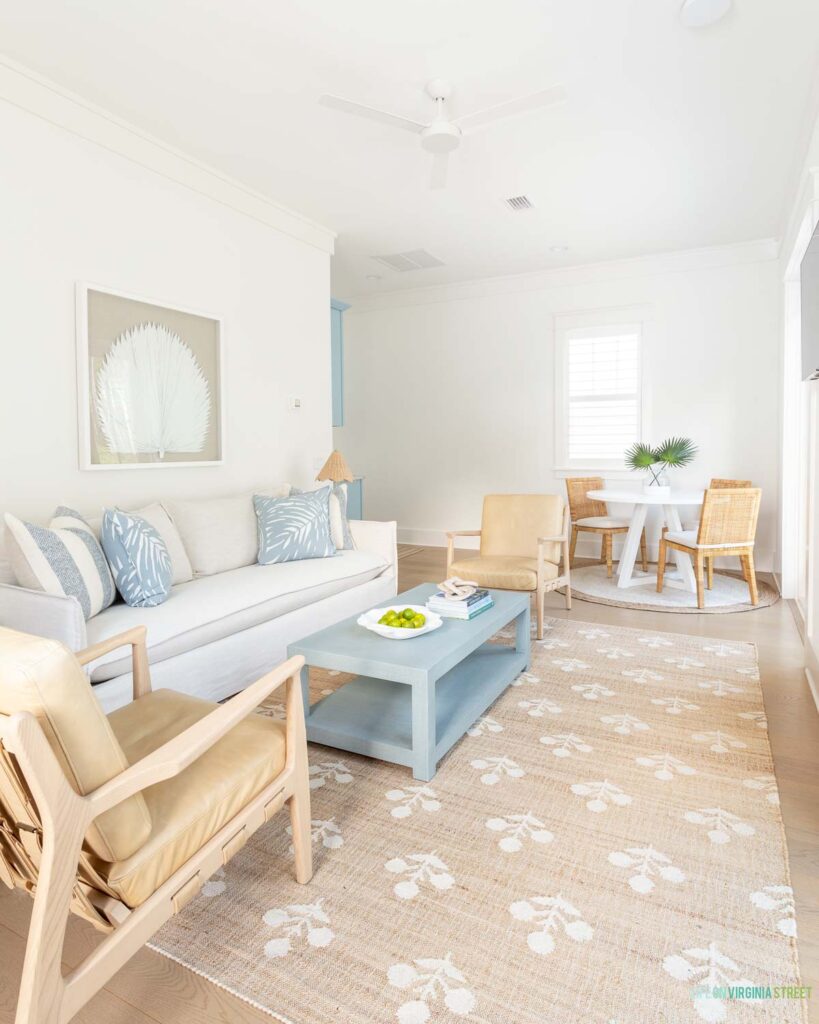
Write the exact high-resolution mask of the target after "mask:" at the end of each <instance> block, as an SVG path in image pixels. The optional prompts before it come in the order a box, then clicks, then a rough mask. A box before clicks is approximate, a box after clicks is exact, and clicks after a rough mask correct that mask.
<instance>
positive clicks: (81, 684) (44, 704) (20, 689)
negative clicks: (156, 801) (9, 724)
mask: <svg viewBox="0 0 819 1024" xmlns="http://www.w3.org/2000/svg"><path fill="white" fill-rule="evenodd" d="M20 711H28V712H29V713H30V714H32V715H34V716H35V717H36V718H37V719H38V721H39V723H40V725H41V727H42V729H43V732H44V733H45V735H46V738H47V739H48V742H49V744H50V745H51V748H52V750H53V751H54V753H55V754H56V756H57V759H58V760H59V762H60V764H61V765H62V768H63V771H64V772H65V775H66V778H67V779H68V781H69V782H70V783H71V785H72V786H73V787H74V789H75V790H76V791H77V792H78V793H80V794H81V795H84V794H86V793H90V792H91V791H92V790H94V789H97V787H99V786H101V785H102V784H103V783H105V782H108V781H109V779H112V778H113V777H114V776H115V775H118V774H119V773H120V772H122V771H124V770H125V769H126V768H127V767H128V762H127V760H126V759H125V754H124V753H123V752H122V747H121V746H120V745H119V743H118V741H117V739H116V737H115V736H114V733H113V732H112V730H111V726H110V725H109V723H108V719H107V718H106V717H105V715H104V714H103V711H102V708H101V707H100V705H99V704H98V702H97V699H96V697H95V696H94V694H93V691H92V689H91V683H90V682H89V681H88V679H87V677H86V676H85V674H84V672H83V670H82V668H81V667H80V665H79V663H78V662H77V660H76V658H74V657H73V655H72V654H71V652H70V651H69V650H68V649H67V648H66V647H63V645H62V644H59V643H57V642H56V641H55V640H47V639H45V638H44V637H38V636H31V635H29V634H28V633H17V632H15V631H14V630H11V629H3V628H0V714H4V715H13V714H16V713H18V712H20ZM150 834H151V818H150V815H149V813H148V808H147V806H146V804H145V801H144V799H143V798H142V794H141V793H140V794H137V795H136V796H132V797H129V798H128V799H127V800H125V801H123V802H122V803H121V804H119V805H118V806H117V807H114V808H112V809H111V810H110V811H107V812H106V813H105V814H102V815H100V817H99V818H97V820H96V821H95V823H94V824H93V825H92V827H91V829H90V830H89V832H88V835H87V836H86V844H87V846H88V848H89V850H90V851H91V853H93V854H94V855H95V856H97V857H99V858H100V859H101V860H104V861H120V860H125V859H126V858H127V857H130V856H131V854H132V853H135V852H136V851H137V850H138V849H139V848H140V847H141V846H142V845H143V843H144V842H145V840H146V839H147V838H148V836H149V835H150Z"/></svg>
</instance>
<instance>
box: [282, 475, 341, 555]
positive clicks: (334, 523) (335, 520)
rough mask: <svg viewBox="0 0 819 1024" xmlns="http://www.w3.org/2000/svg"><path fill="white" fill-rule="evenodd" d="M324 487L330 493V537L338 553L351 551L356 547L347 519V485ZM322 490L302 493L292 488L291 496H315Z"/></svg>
mask: <svg viewBox="0 0 819 1024" xmlns="http://www.w3.org/2000/svg"><path fill="white" fill-rule="evenodd" d="M322 487H324V488H326V489H327V490H328V491H329V511H330V537H331V539H332V541H333V544H335V546H336V550H337V551H350V550H352V549H353V548H354V547H355V542H354V541H353V535H352V533H351V532H350V523H349V521H348V519H347V484H334V483H330V482H328V483H326V484H322ZM318 490H321V488H319V487H316V488H314V489H313V491H302V490H300V489H299V488H298V487H291V488H290V493H291V494H313V493H314V491H318Z"/></svg>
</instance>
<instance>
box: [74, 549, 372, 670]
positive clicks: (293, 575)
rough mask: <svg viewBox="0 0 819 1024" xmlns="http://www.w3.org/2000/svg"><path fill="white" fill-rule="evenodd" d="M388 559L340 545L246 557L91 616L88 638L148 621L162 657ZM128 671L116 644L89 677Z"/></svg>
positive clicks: (348, 584)
mask: <svg viewBox="0 0 819 1024" xmlns="http://www.w3.org/2000/svg"><path fill="white" fill-rule="evenodd" d="M386 567H387V562H386V561H385V560H384V559H383V558H382V557H381V556H380V555H376V554H373V553H371V552H369V551H340V552H339V553H338V555H337V556H336V557H335V558H315V559H309V560H307V561H302V562H283V563H281V564H278V565H248V566H245V567H243V568H241V569H233V570H232V571H231V572H225V573H220V574H219V575H217V576H204V577H202V578H200V579H194V580H191V582H190V583H182V584H181V585H180V586H178V587H174V588H173V590H172V591H171V596H170V597H169V598H168V600H167V601H166V602H165V603H164V604H161V605H159V606H158V607H157V608H129V607H128V605H125V604H115V605H112V606H111V607H110V608H109V609H107V611H106V612H105V613H104V614H103V615H101V616H100V615H98V616H96V618H93V619H91V620H90V622H89V623H88V643H89V644H93V643H97V642H98V641H100V640H104V639H105V638H106V637H109V636H113V635H114V634H115V633H119V632H121V631H122V630H125V629H130V627H131V626H137V625H145V626H147V627H148V656H149V658H150V660H151V661H152V662H158V661H164V660H165V659H166V658H173V657H176V655H178V654H184V653H185V652H186V651H190V650H193V649H194V648H196V647H201V646H203V645H204V644H207V643H213V642H214V641H216V640H221V639H222V638H223V637H226V636H231V635H232V634H233V633H238V632H239V631H240V630H243V629H250V628H251V627H253V626H257V625H259V624H260V623H262V622H268V621H269V620H270V619H275V618H276V617H277V616H279V615H284V614H286V613H287V612H291V611H295V609H297V608H303V607H304V606H305V605H308V604H312V603H314V602H315V601H321V600H322V599H323V598H325V597H331V596H332V595H333V594H339V593H341V592H342V591H344V590H350V589H351V588H352V587H355V586H359V585H360V584H362V583H366V582H367V581H368V580H371V579H375V577H376V576H379V575H380V574H381V573H382V572H383V571H384V569H385V568H386ZM125 672H130V658H128V657H123V656H122V653H121V652H119V651H112V652H111V653H110V654H106V655H103V657H102V658H100V659H98V660H97V661H95V662H94V663H93V667H92V675H91V679H92V682H95V683H98V682H102V681H104V680H106V679H114V678H115V677H116V676H119V675H122V674H123V673H125Z"/></svg>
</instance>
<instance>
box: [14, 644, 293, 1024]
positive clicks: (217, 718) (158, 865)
mask: <svg viewBox="0 0 819 1024" xmlns="http://www.w3.org/2000/svg"><path fill="white" fill-rule="evenodd" d="M125 645H130V646H131V647H132V651H133V680H134V698H135V699H134V702H133V703H132V704H129V705H127V706H126V707H124V708H120V709H119V710H118V711H115V712H113V714H111V715H110V716H108V717H107V718H106V716H105V715H104V714H103V712H102V709H101V708H100V706H99V704H98V702H97V700H96V698H95V697H94V693H93V690H92V687H91V686H90V685H89V682H88V679H87V678H86V676H85V674H84V672H83V670H82V665H84V664H87V663H88V662H90V661H93V660H94V659H95V658H97V657H99V656H100V655H101V654H104V653H106V652H108V651H110V650H113V649H115V648H117V647H122V646H125ZM303 663H304V659H303V658H291V659H290V660H289V661H287V662H285V663H284V664H282V665H280V666H279V667H278V668H276V669H274V670H273V671H272V672H270V673H268V674H267V675H265V676H263V677H262V678H261V679H259V680H258V681H257V682H255V683H254V684H252V685H251V686H249V687H248V688H247V689H246V690H244V691H243V692H242V693H240V694H238V695H237V696H235V697H233V698H231V699H230V700H229V701H227V702H226V703H224V704H221V705H220V704H212V703H210V702H209V701H204V700H200V699H199V698H196V697H191V696H187V695H185V694H181V693H177V692H176V691H172V690H158V691H156V692H152V691H151V684H150V676H149V672H148V659H147V655H146V650H145V629H144V627H138V628H136V629H132V630H129V631H128V632H126V633H122V634H120V635H119V636H116V637H112V638H111V639H110V640H106V641H104V642H103V643H101V644H97V645H95V646H94V647H92V648H89V649H88V650H86V651H83V652H80V653H79V654H78V655H73V654H71V653H70V652H69V651H68V649H67V648H66V647H64V646H63V645H62V644H60V643H57V642H56V641H54V640H48V639H45V638H43V637H35V636H31V635H29V634H26V633H18V632H15V631H13V630H9V629H0V879H2V880H3V881H4V882H5V883H6V884H7V885H8V886H10V887H18V888H22V889H24V890H27V891H28V892H29V893H32V894H33V895H34V908H33V912H32V917H31V925H30V929H29V936H28V943H27V946H26V957H25V963H24V967H23V974H22V980H21V985H20V994H19V998H18V1005H17V1016H16V1024H63V1022H66V1021H68V1020H70V1019H71V1018H72V1017H73V1016H74V1015H75V1014H76V1013H77V1012H78V1011H79V1010H80V1009H81V1008H82V1006H83V1005H84V1004H85V1003H86V1002H87V1001H88V1000H89V999H90V998H91V996H93V995H94V994H95V993H96V992H97V991H98V990H99V989H100V988H101V987H102V986H103V985H104V984H105V983H106V982H107V981H108V979H109V978H110V977H111V975H113V974H114V972H115V971H117V970H118V969H119V968H120V967H121V966H122V965H123V964H124V963H125V962H126V961H127V960H128V959H129V958H130V957H131V956H132V955H133V954H134V953H135V952H136V951H137V950H138V949H139V947H140V946H142V945H143V944H144V943H145V942H146V941H147V940H148V939H149V938H150V937H151V936H152V935H153V934H154V932H156V931H157V929H158V928H159V927H160V926H161V925H162V924H164V922H165V921H167V920H168V919H169V918H170V917H171V916H173V915H174V914H176V913H178V912H179V911H180V910H181V909H182V908H183V907H184V906H185V905H186V904H187V903H188V902H189V901H190V900H191V899H192V898H193V897H194V896H195V895H196V894H197V893H198V892H199V890H200V889H201V887H202V885H203V884H204V882H205V881H207V879H208V877H209V876H210V875H211V874H213V872H214V871H216V870H217V869H218V868H219V867H221V866H222V865H223V864H226V863H227V862H228V861H229V860H230V858H231V857H233V856H234V854H236V853H237V852H238V851H239V850H240V849H241V848H242V846H244V844H245V843H246V842H247V840H248V838H249V837H250V836H251V835H252V834H253V833H254V832H255V831H256V830H257V829H258V828H259V827H260V826H261V825H263V824H264V823H265V822H266V821H269V820H270V818H272V817H273V815H274V814H275V813H276V812H277V811H278V810H279V809H280V808H281V807H282V806H283V804H284V803H285V802H289V808H290V819H291V823H292V827H293V847H294V850H295V873H296V879H297V880H298V881H299V882H308V881H309V880H310V877H311V875H312V863H311V845H310V842H311V841H310V789H309V777H308V764H307V744H306V738H305V731H304V713H303V708H302V695H301V687H300V685H299V671H300V669H301V666H302V665H303ZM282 684H286V687H287V690H286V698H285V701H286V721H285V722H281V721H277V720H274V719H272V718H268V717H263V716H261V715H254V714H252V712H253V710H254V709H255V708H256V707H257V706H258V705H259V703H261V701H263V700H264V699H265V698H266V697H268V696H269V694H270V693H272V691H273V690H275V689H276V688H277V687H279V686H281V685H282ZM71 912H73V913H75V914H78V915H79V916H81V917H83V918H86V919H87V920H89V921H90V922H91V923H92V924H93V925H94V926H95V927H96V928H97V929H99V930H100V931H102V932H105V933H107V938H106V939H105V940H104V941H103V942H102V943H100V944H99V945H98V946H97V947H96V948H95V949H94V951H93V952H92V953H90V954H89V956H88V957H86V959H85V960H84V961H83V962H82V963H81V964H79V966H77V967H76V968H75V969H74V970H73V971H72V972H71V973H70V974H68V975H67V976H65V977H64V976H63V975H62V972H61V967H60V964H61V953H62V946H63V940H64V936H65V930H66V925H67V922H68V916H69V913H71Z"/></svg>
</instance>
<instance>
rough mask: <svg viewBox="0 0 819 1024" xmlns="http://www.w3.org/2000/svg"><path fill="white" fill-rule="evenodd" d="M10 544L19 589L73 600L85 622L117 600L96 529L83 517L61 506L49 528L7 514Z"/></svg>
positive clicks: (7, 534) (9, 548)
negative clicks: (77, 603)
mask: <svg viewBox="0 0 819 1024" xmlns="http://www.w3.org/2000/svg"><path fill="white" fill-rule="evenodd" d="M4 518H5V522H6V544H7V545H8V550H9V556H10V558H11V564H12V567H13V569H14V572H15V575H16V576H17V581H18V583H19V584H20V586H21V587H27V588H28V589H29V590H44V591H45V592H46V593H47V594H55V595H57V596H58V597H60V596H66V597H75V598H76V599H77V600H78V601H79V602H80V607H81V608H82V613H83V615H84V616H85V618H86V619H90V618H91V617H92V616H93V615H97V614H98V613H99V612H101V611H102V610H103V609H104V608H107V607H108V606H109V605H110V604H111V602H112V601H113V600H114V598H115V597H116V590H115V589H114V581H113V579H112V578H111V570H110V569H109V568H108V562H106V560H105V555H104V554H103V553H102V548H101V547H100V545H99V541H98V540H97V538H96V536H95V535H94V532H93V530H92V529H91V527H90V526H89V525H88V523H87V522H86V521H85V519H83V517H82V516H81V515H80V514H79V512H75V511H74V510H73V509H70V508H63V507H62V506H61V507H60V508H58V509H57V510H56V512H55V513H54V518H53V519H52V520H51V523H50V524H49V527H48V528H46V527H45V526H38V525H37V524H36V523H25V522H23V521H22V520H20V519H17V517H16V516H12V515H9V514H8V513H6V515H5V517H4Z"/></svg>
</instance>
